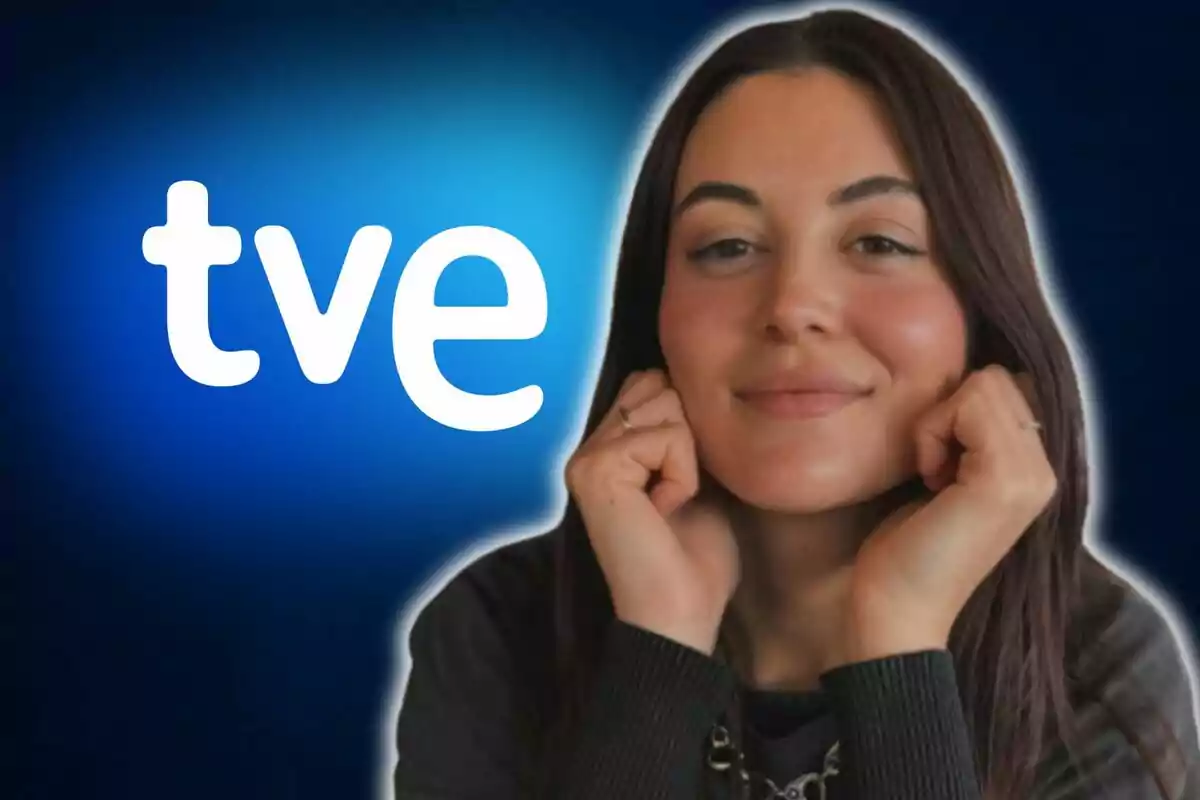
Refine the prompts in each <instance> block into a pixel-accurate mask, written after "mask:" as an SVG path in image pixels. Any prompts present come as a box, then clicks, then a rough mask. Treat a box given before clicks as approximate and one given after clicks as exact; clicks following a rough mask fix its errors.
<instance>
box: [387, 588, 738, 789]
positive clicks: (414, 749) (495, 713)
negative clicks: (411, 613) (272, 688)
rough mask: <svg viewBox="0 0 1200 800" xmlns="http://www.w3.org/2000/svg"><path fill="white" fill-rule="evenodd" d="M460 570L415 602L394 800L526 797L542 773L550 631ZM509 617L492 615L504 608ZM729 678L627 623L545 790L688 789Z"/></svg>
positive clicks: (618, 628) (716, 666)
mask: <svg viewBox="0 0 1200 800" xmlns="http://www.w3.org/2000/svg"><path fill="white" fill-rule="evenodd" d="M497 609H498V604H497V603H495V602H489V601H488V599H487V595H486V593H484V592H481V591H480V590H479V587H477V586H474V585H472V583H471V582H469V581H468V580H465V579H464V578H463V577H462V576H460V577H458V578H456V579H455V580H453V581H451V582H450V583H449V584H448V585H447V586H446V588H445V589H443V591H442V592H441V593H439V594H438V595H437V596H436V597H435V598H434V599H433V600H432V601H430V603H429V604H428V605H427V606H426V607H425V608H424V609H423V610H422V611H421V613H420V614H419V615H418V616H417V617H416V619H415V620H414V622H413V625H412V628H411V633H410V637H409V651H410V657H411V668H410V670H409V674H408V678H407V681H406V683H405V687H404V690H403V696H402V698H401V703H402V704H401V709H400V713H399V717H398V721H397V736H396V756H397V762H396V767H395V770H394V772H393V786H394V789H395V798H396V800H476V799H477V798H478V800H483V798H488V800H517V798H520V800H529V798H532V797H536V796H539V795H538V792H540V791H541V787H542V786H543V784H544V781H543V779H542V775H541V771H542V770H543V769H546V768H547V766H548V765H544V764H540V763H538V760H537V755H536V745H537V737H538V735H539V734H540V728H539V726H540V724H541V721H540V720H539V719H538V718H537V717H536V715H535V713H534V711H533V709H534V708H535V707H536V705H537V685H536V684H537V683H538V682H539V681H541V680H544V679H545V678H546V677H547V676H546V674H544V673H543V672H542V671H541V670H540V669H539V668H538V667H537V666H536V664H538V663H540V662H541V661H544V660H545V659H541V658H531V657H530V649H531V648H533V649H535V650H536V652H538V653H541V652H543V650H544V646H545V643H542V642H534V641H531V640H527V638H528V635H527V633H525V632H526V631H529V630H530V626H529V625H523V624H522V623H521V621H520V620H511V621H508V622H506V620H507V618H508V616H511V614H510V613H509V612H510V611H511V609H506V610H503V611H502V612H498V611H497ZM498 613H499V614H500V615H501V616H499V617H498V616H497V614H498ZM734 687H735V679H734V677H733V675H732V673H730V672H729V671H728V670H727V668H726V667H725V666H724V665H723V664H721V663H720V662H718V661H717V660H715V659H712V658H710V657H708V656H706V655H704V654H702V653H700V652H699V651H696V650H693V649H691V648H688V647H685V646H683V645H681V644H678V643H676V642H674V641H672V640H670V639H666V638H664V637H661V636H658V635H657V634H653V633H650V632H648V631H645V630H642V629H640V628H637V627H635V626H632V625H628V624H626V623H623V622H621V621H619V620H618V621H614V622H613V623H612V625H611V626H610V629H609V630H608V632H607V636H606V640H605V642H604V648H603V650H602V661H601V662H600V663H599V664H598V665H597V671H596V675H595V679H594V681H593V685H592V688H591V694H590V699H589V701H588V702H586V703H585V707H584V709H583V719H582V721H581V723H582V724H581V725H580V726H579V727H578V730H577V732H576V734H575V737H574V740H573V741H571V742H568V743H567V747H566V748H565V750H566V754H565V756H562V757H560V758H558V759H556V762H557V763H555V764H554V765H553V767H554V774H553V778H552V780H551V781H550V784H551V790H550V796H549V800H567V798H570V800H592V799H593V798H595V800H599V799H600V798H604V799H605V800H611V798H613V797H631V798H634V797H636V798H638V799H639V800H694V798H695V797H696V796H697V792H698V780H699V773H700V765H701V763H702V762H701V759H702V754H703V750H702V748H703V744H704V737H705V734H706V733H707V732H708V730H709V727H710V726H711V724H712V722H713V721H714V720H715V719H716V718H717V716H718V715H719V713H720V711H721V709H723V708H724V707H725V705H726V703H727V702H728V700H729V699H730V698H731V697H732V694H733V691H734Z"/></svg>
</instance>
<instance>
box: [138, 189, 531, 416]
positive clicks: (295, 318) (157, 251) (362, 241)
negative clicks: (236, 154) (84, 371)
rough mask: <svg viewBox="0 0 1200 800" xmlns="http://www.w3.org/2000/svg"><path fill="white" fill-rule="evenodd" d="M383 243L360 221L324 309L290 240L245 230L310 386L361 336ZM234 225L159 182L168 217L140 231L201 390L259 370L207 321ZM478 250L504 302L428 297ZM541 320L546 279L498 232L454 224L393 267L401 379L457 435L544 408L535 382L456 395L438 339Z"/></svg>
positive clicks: (522, 330)
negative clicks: (219, 223) (437, 352)
mask: <svg viewBox="0 0 1200 800" xmlns="http://www.w3.org/2000/svg"><path fill="white" fill-rule="evenodd" d="M391 245H392V234H391V232H390V231H388V229H387V228H384V227H381V226H378V225H369V226H367V227H364V228H361V229H360V230H359V231H358V232H357V233H356V234H355V235H354V239H353V240H352V241H351V242H350V249H349V250H348V251H347V253H346V260H345V262H344V263H343V265H342V271H341V273H340V274H339V275H338V280H337V284H336V286H335V287H334V291H333V297H332V299H331V300H330V302H329V308H328V310H327V311H326V312H325V313H324V314H322V313H321V312H320V310H318V308H317V302H316V299H315V298H314V297H313V292H312V285H311V284H310V283H309V281H308V275H307V274H306V273H305V271H304V264H303V262H302V261H301V260H300V253H299V252H298V251H297V249H296V243H295V240H293V239H292V234H291V233H290V232H289V231H288V229H287V228H284V227H280V226H278V225H269V226H267V227H264V228H259V229H258V232H257V233H255V234H254V246H255V247H256V248H257V249H258V255H259V258H260V259H261V260H262V264H263V268H264V270H265V271H266V273H267V280H268V281H269V282H270V285H271V291H272V293H273V294H274V295H275V302H276V304H277V305H278V306H279V313H280V315H281V316H282V317H283V322H284V326H285V327H286V328H287V332H288V337H289V338H290V339H291V341H292V347H294V348H295V350H296V357H297V359H298V360H299V362H300V368H301V370H302V371H303V372H304V375H305V377H306V378H308V380H310V381H312V382H313V383H319V384H325V383H333V382H335V381H337V380H338V378H340V377H341V376H342V373H343V372H344V371H345V369H346V363H347V362H348V361H349V360H350V353H351V351H352V350H353V349H354V342H355V341H356V340H357V339H358V333H359V330H360V329H361V328H362V323H363V319H364V318H365V317H366V314H367V306H368V305H369V304H370V301H371V296H372V295H373V294H374V293H375V285H376V284H377V283H378V282H379V275H380V273H381V272H382V271H383V264H384V261H385V260H386V259H387V254H388V250H389V249H390V248H391ZM241 252H242V241H241V236H240V235H239V234H238V232H237V229H235V228H231V227H213V226H211V225H209V224H208V189H207V188H205V186H204V184H202V183H198V182H196V181H178V182H176V183H173V184H171V186H170V188H169V189H167V224H166V225H161V226H157V227H153V228H150V229H149V230H147V231H146V233H145V235H144V236H143V237H142V254H143V255H144V256H145V258H146V260H147V261H149V262H150V263H151V264H158V265H161V266H163V267H166V268H167V340H168V343H169V344H170V347H171V354H172V356H174V358H175V363H176V364H178V365H179V368H180V369H181V370H183V372H184V374H186V375H187V376H188V377H189V378H191V379H192V380H194V381H196V382H198V383H202V384H204V385H206V386H238V385H240V384H243V383H246V382H248V381H250V380H252V379H253V378H254V376H255V375H257V374H258V366H259V358H258V353H256V352H255V351H253V350H233V351H229V350H221V349H220V348H218V347H217V346H216V345H215V344H214V343H213V340H212V335H211V333H210V330H209V325H208V270H209V268H210V267H213V266H220V265H228V264H233V263H234V262H235V261H237V260H238V258H239V257H240V256H241ZM466 256H481V257H483V258H486V259H488V260H490V261H492V262H493V263H494V264H495V265H496V266H497V267H499V268H500V271H501V272H502V273H503V275H504V280H505V283H506V284H507V286H508V305H506V306H482V307H471V306H459V307H439V306H436V305H434V302H433V300H434V290H435V289H436V288H437V282H438V279H439V278H440V277H441V275H442V271H443V270H444V269H445V268H446V267H447V266H448V265H449V264H450V263H452V262H453V261H455V260H456V259H459V258H463V257H466ZM545 327H546V283H545V279H544V278H543V276H542V270H541V268H540V267H539V266H538V263H537V260H536V259H535V258H534V257H533V254H532V253H530V252H529V250H528V249H527V248H526V247H525V245H523V244H521V242H520V241H518V240H517V239H516V238H515V237H513V236H511V235H510V234H507V233H505V232H504V231H501V230H497V229H496V228H489V227H482V226H466V227H460V228H451V229H450V230H446V231H443V232H441V233H439V234H437V235H436V236H434V237H432V238H431V239H429V240H428V241H426V242H425V243H424V244H422V245H421V246H420V247H419V248H418V249H417V251H416V252H415V253H413V255H412V257H411V258H410V259H409V260H408V263H407V264H406V265H405V267H404V271H403V272H402V273H401V274H400V281H399V283H398V284H397V286H396V300H395V305H394V306H393V308H392V350H393V352H394V354H395V358H396V372H397V373H398V374H399V376H400V382H401V384H402V385H403V386H404V389H405V391H406V392H408V395H409V396H410V397H411V398H412V401H413V403H414V404H416V406H417V408H419V409H420V410H421V411H423V412H424V413H425V414H426V415H428V416H429V417H431V418H432V419H434V420H436V421H438V422H440V423H442V424H443V425H447V426H449V427H452V428H458V429H459V430H465V431H498V430H504V429H506V428H513V427H516V426H517V425H521V424H523V423H525V422H528V421H529V420H530V419H532V418H533V416H534V415H535V414H536V413H537V412H538V409H540V408H541V406H542V399H543V396H542V390H541V387H538V386H525V387H523V388H521V389H517V390H516V391H512V392H508V393H506V394H498V395H480V394H473V393H470V392H464V391H462V390H461V389H459V388H457V387H456V386H453V385H452V384H451V383H450V382H449V381H447V380H446V379H445V377H444V376H443V375H442V373H441V370H440V369H438V365H437V361H436V360H435V359H434V351H433V343H434V342H436V341H437V340H439V339H477V340H494V339H533V338H535V337H537V336H539V335H541V333H542V331H543V330H545Z"/></svg>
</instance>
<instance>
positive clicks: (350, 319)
mask: <svg viewBox="0 0 1200 800" xmlns="http://www.w3.org/2000/svg"><path fill="white" fill-rule="evenodd" d="M254 246H255V247H257V248H258V257H259V258H260V259H261V260H262V264H263V269H264V270H265V271H266V273H267V280H268V281H269V282H270V284H271V291H272V292H273V293H274V295H275V303H276V305H278V306H279V314H280V316H281V317H283V324H284V327H285V328H287V332H288V337H289V338H291V340H292V348H293V349H294V350H295V351H296V359H297V360H298V361H299V362H300V369H301V371H302V372H303V373H304V377H306V378H308V379H309V380H310V381H312V382H313V383H321V384H323V383H333V382H335V381H337V380H338V378H340V377H342V373H343V372H345V370H346V364H347V363H348V362H349V361H350V353H351V351H352V350H353V349H354V342H355V341H356V340H357V339H358V332H359V330H361V329H362V323H363V319H364V318H366V316H367V306H369V305H370V303H371V296H372V295H374V294H375V285H376V284H377V283H379V275H380V274H381V273H382V272H383V264H384V261H386V260H387V254H388V250H389V249H390V248H391V246H392V234H391V231H389V230H388V229H387V228H384V227H382V226H380V225H368V226H366V227H365V228H361V229H360V230H359V231H358V233H356V234H354V239H353V240H352V241H351V242H350V249H349V250H347V251H346V261H345V263H344V264H343V265H342V271H341V273H340V274H339V275H338V280H337V284H336V285H335V286H334V289H333V297H332V299H330V301H329V308H328V309H327V310H326V312H325V313H324V314H322V313H321V311H320V309H318V308H317V301H316V298H315V297H313V291H312V284H311V283H310V282H309V280H308V274H307V273H306V272H305V271H304V263H303V262H302V261H301V260H300V253H299V251H298V250H297V249H296V242H295V241H294V240H293V239H292V234H291V233H290V232H289V231H288V229H287V228H284V227H282V226H279V225H268V226H266V227H263V228H259V230H258V232H257V233H255V234H254Z"/></svg>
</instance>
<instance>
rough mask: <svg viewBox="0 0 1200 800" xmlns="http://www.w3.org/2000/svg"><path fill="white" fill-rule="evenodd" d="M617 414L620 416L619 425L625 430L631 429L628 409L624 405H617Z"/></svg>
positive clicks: (631, 424)
mask: <svg viewBox="0 0 1200 800" xmlns="http://www.w3.org/2000/svg"><path fill="white" fill-rule="evenodd" d="M617 416H619V417H620V418H621V427H622V428H624V429H625V430H627V431H631V430H633V423H632V422H630V421H629V410H628V409H626V408H625V406H617Z"/></svg>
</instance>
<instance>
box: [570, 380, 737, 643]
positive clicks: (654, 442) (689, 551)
mask: <svg viewBox="0 0 1200 800" xmlns="http://www.w3.org/2000/svg"><path fill="white" fill-rule="evenodd" d="M622 410H624V411H625V413H626V415H627V417H626V418H627V421H628V424H629V426H628V427H627V426H626V425H625V424H624V422H623V420H622V414H621V411H622ZM566 478H567V487H568V489H569V490H570V492H571V494H572V496H573V497H574V498H575V501H576V503H577V504H578V506H579V510H580V513H581V515H582V517H583V522H584V525H585V526H586V528H587V532H588V537H589V539H590V540H591V544H592V549H593V550H594V551H595V553H596V558H597V561H598V562H599V564H600V568H601V570H602V571H603V572H604V577H605V580H606V581H607V583H608V588H609V592H610V594H611V595H612V601H613V609H614V611H615V613H616V616H617V618H619V619H621V620H623V621H625V622H627V623H629V624H632V625H636V626H638V627H641V628H644V629H646V630H649V631H651V632H654V633H657V634H659V635H661V636H665V637H667V638H670V639H673V640H675V641H677V642H679V643H681V644H684V645H686V646H689V647H692V648H694V649H696V650H699V651H701V652H703V653H706V654H710V655H711V654H712V652H713V650H714V648H715V646H716V640H717V630H718V628H719V627H720V624H721V617H722V616H723V615H724V613H725V606H726V604H728V602H729V599H730V598H731V597H732V595H733V591H734V589H735V588H736V587H737V583H738V578H739V565H738V555H737V546H736V544H735V542H734V538H733V531H732V528H731V526H730V523H729V520H728V517H727V515H726V514H725V513H724V511H723V510H722V509H721V508H720V507H718V505H717V504H715V503H714V502H713V501H712V500H711V499H710V498H706V497H697V493H698V491H699V488H700V470H699V467H698V463H697V458H696V446H695V442H694V440H693V438H692V433H691V428H690V427H689V426H688V424H687V420H686V418H685V417H684V414H683V407H682V405H681V403H680V400H679V395H678V394H677V393H676V392H675V390H674V389H672V388H671V386H670V382H669V381H668V379H667V376H666V374H665V373H664V372H663V371H661V370H650V371H646V372H635V373H633V374H632V375H630V376H629V378H627V379H626V381H625V383H624V385H623V386H622V387H621V390H620V392H619V393H618V395H617V400H616V402H615V403H614V404H613V407H612V408H611V409H609V411H608V414H607V415H606V416H605V417H604V419H603V420H602V421H601V423H600V425H599V426H598V427H597V429H596V430H595V432H594V433H593V434H592V435H591V436H589V437H588V438H587V440H586V441H584V442H583V444H582V445H581V446H580V447H579V449H578V450H577V451H576V452H575V453H574V454H573V455H572V456H571V458H570V460H569V461H568V462H567V468H566ZM652 479H657V480H656V482H654V484H653V486H651V482H652Z"/></svg>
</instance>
